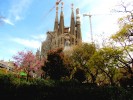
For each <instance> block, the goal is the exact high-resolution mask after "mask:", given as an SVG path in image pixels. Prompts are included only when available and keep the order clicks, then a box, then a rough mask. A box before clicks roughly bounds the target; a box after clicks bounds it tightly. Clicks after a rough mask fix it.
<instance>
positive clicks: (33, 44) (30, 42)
mask: <svg viewBox="0 0 133 100" xmlns="http://www.w3.org/2000/svg"><path fill="white" fill-rule="evenodd" d="M11 40H12V41H14V42H16V43H19V44H21V45H23V46H25V47H28V48H34V49H35V48H39V47H40V45H41V42H40V41H38V40H34V39H22V38H12V39H11Z"/></svg>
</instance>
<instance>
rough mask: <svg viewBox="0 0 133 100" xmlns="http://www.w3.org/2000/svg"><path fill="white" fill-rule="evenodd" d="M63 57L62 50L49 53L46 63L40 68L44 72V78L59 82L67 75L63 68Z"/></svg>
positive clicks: (65, 69)
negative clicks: (47, 77)
mask: <svg viewBox="0 0 133 100" xmlns="http://www.w3.org/2000/svg"><path fill="white" fill-rule="evenodd" d="M63 56H64V55H63V51H62V48H58V49H56V50H51V51H49V53H48V55H47V62H46V63H45V66H43V67H42V69H43V70H44V71H45V72H46V76H50V78H51V79H54V80H59V79H61V77H65V76H66V75H67V74H68V70H67V68H65V67H64V63H63Z"/></svg>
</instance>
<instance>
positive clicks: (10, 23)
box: [2, 18, 14, 26]
mask: <svg viewBox="0 0 133 100" xmlns="http://www.w3.org/2000/svg"><path fill="white" fill-rule="evenodd" d="M2 21H3V22H4V23H6V24H9V25H12V26H13V25H14V23H12V22H11V21H10V19H6V18H3V19H2Z"/></svg>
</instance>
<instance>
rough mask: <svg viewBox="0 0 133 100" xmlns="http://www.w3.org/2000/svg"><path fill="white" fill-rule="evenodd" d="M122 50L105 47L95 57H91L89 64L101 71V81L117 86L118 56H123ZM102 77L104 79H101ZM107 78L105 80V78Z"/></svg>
mask: <svg viewBox="0 0 133 100" xmlns="http://www.w3.org/2000/svg"><path fill="white" fill-rule="evenodd" d="M121 55H122V52H121V50H119V49H117V48H112V47H103V48H101V49H99V50H98V51H97V52H95V54H94V55H93V57H91V59H90V61H89V64H90V65H91V66H94V67H95V68H97V69H99V70H100V73H99V76H100V77H99V78H101V79H100V81H101V80H103V81H104V82H105V81H109V83H110V84H111V85H115V82H116V80H115V79H117V78H118V74H119V73H118V72H119V70H118V65H119V60H118V56H121ZM101 75H102V77H101ZM103 77H105V78H106V80H105V78H103Z"/></svg>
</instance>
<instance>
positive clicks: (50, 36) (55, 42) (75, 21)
mask: <svg viewBox="0 0 133 100" xmlns="http://www.w3.org/2000/svg"><path fill="white" fill-rule="evenodd" d="M46 34H47V37H46V40H45V41H43V42H42V45H41V56H42V57H46V54H47V52H48V51H49V50H52V49H56V48H64V49H66V48H68V47H71V46H74V45H78V44H80V43H81V42H82V34H81V22H80V16H79V8H77V9H76V17H75V16H74V10H73V5H72V11H71V17H70V26H69V27H65V26H64V14H63V3H62V6H61V13H60V20H58V2H56V17H55V22H54V29H53V31H48V32H47V33H46Z"/></svg>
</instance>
